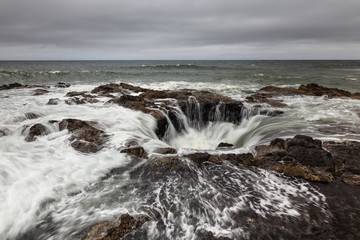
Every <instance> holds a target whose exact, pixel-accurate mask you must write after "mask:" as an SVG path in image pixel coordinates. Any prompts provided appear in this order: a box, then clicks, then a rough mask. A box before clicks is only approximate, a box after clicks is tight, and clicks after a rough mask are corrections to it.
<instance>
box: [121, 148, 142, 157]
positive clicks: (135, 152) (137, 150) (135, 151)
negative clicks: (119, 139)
mask: <svg viewBox="0 0 360 240" xmlns="http://www.w3.org/2000/svg"><path fill="white" fill-rule="evenodd" d="M120 152H121V153H127V154H130V155H133V156H137V157H139V158H147V156H148V154H147V152H146V151H145V150H144V148H143V147H141V146H131V147H127V148H122V149H120Z"/></svg>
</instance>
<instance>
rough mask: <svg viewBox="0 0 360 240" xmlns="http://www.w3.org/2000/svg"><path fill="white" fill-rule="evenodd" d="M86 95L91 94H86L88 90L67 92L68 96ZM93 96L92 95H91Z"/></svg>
mask: <svg viewBox="0 0 360 240" xmlns="http://www.w3.org/2000/svg"><path fill="white" fill-rule="evenodd" d="M85 95H89V94H86V91H82V92H76V91H73V92H68V93H66V95H65V96H66V97H75V96H83V97H84V96H85ZM90 96H92V95H90Z"/></svg>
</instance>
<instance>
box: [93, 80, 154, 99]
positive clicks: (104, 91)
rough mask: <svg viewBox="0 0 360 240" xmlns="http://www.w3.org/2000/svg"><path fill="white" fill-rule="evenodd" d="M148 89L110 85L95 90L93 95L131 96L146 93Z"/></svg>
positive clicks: (125, 85) (126, 85)
mask: <svg viewBox="0 0 360 240" xmlns="http://www.w3.org/2000/svg"><path fill="white" fill-rule="evenodd" d="M146 90H147V89H143V88H141V87H137V86H132V85H130V84H126V83H120V84H116V83H109V84H105V85H101V86H99V87H96V88H94V89H93V90H92V91H91V93H98V94H100V95H102V96H109V97H114V96H113V95H111V93H120V94H125V95H126V94H130V93H132V92H134V93H138V92H145V91H146Z"/></svg>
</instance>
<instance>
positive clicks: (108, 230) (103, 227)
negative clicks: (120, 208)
mask: <svg viewBox="0 0 360 240" xmlns="http://www.w3.org/2000/svg"><path fill="white" fill-rule="evenodd" d="M147 221H150V218H149V217H148V216H145V215H139V216H135V217H132V216H130V215H129V214H123V215H121V216H120V218H119V219H118V220H116V221H102V222H99V223H98V224H96V225H95V226H93V227H92V228H91V229H90V231H89V232H88V234H87V236H86V237H85V238H83V240H118V239H121V238H122V237H124V236H125V235H126V234H128V233H130V232H132V231H136V230H137V229H139V228H141V226H142V225H143V224H144V223H145V222H147Z"/></svg>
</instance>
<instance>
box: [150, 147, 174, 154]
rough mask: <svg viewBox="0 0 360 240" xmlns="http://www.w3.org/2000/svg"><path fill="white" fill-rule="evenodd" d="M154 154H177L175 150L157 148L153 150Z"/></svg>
mask: <svg viewBox="0 0 360 240" xmlns="http://www.w3.org/2000/svg"><path fill="white" fill-rule="evenodd" d="M155 153H159V154H177V150H176V149H175V148H158V149H156V150H155Z"/></svg>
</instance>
